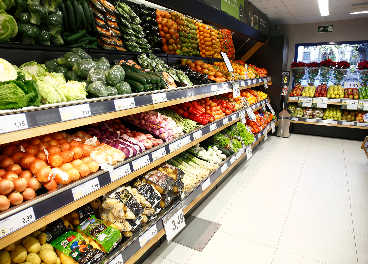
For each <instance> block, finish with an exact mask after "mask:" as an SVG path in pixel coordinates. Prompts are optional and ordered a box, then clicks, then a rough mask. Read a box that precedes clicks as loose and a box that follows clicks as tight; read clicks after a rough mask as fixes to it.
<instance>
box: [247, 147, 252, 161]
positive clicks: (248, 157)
mask: <svg viewBox="0 0 368 264" xmlns="http://www.w3.org/2000/svg"><path fill="white" fill-rule="evenodd" d="M245 151H246V153H247V160H249V159H250V158H251V157H252V155H253V153H252V151H253V150H252V148H251V147H248V148H246V150H245Z"/></svg>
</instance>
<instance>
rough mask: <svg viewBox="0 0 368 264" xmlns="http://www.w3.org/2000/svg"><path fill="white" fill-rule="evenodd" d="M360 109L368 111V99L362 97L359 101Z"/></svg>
mask: <svg viewBox="0 0 368 264" xmlns="http://www.w3.org/2000/svg"><path fill="white" fill-rule="evenodd" d="M358 110H364V111H368V100H367V99H360V100H359V103H358Z"/></svg>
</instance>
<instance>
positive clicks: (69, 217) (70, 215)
mask: <svg viewBox="0 0 368 264" xmlns="http://www.w3.org/2000/svg"><path fill="white" fill-rule="evenodd" d="M72 218H73V217H72V214H67V215H66V216H65V219H66V220H67V221H68V222H70V221H72Z"/></svg>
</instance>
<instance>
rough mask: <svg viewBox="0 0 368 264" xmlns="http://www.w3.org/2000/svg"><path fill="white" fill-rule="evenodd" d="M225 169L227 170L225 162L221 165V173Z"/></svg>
mask: <svg viewBox="0 0 368 264" xmlns="http://www.w3.org/2000/svg"><path fill="white" fill-rule="evenodd" d="M226 170H227V162H226V163H225V164H224V165H222V167H221V173H224V171H226Z"/></svg>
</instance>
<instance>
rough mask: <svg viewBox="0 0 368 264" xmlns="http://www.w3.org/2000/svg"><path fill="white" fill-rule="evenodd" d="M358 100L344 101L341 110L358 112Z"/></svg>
mask: <svg viewBox="0 0 368 264" xmlns="http://www.w3.org/2000/svg"><path fill="white" fill-rule="evenodd" d="M358 103H359V101H358V100H353V99H350V100H346V99H345V100H344V99H343V100H342V106H341V109H348V110H357V109H358Z"/></svg>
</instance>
